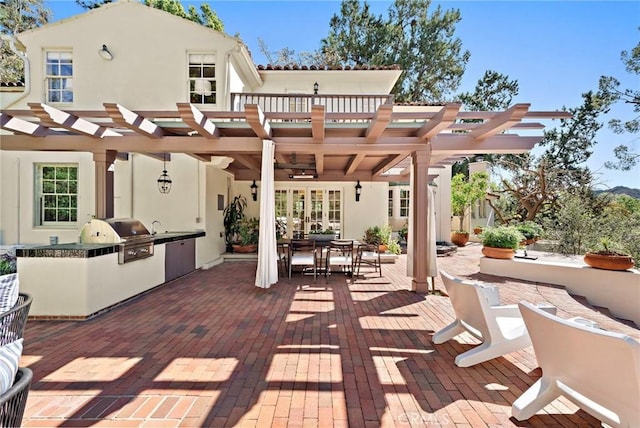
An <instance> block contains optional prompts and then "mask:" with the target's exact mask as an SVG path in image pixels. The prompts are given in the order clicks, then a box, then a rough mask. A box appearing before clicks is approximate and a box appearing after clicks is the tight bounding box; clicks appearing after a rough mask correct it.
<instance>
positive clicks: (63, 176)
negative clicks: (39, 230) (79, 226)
mask: <svg viewBox="0 0 640 428" xmlns="http://www.w3.org/2000/svg"><path fill="white" fill-rule="evenodd" d="M35 167H36V171H35V173H36V180H35V185H36V189H35V195H36V207H37V209H36V211H37V215H36V224H37V225H38V226H65V225H75V223H76V221H77V220H78V165H77V164H36V165H35Z"/></svg>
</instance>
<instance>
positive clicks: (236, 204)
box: [223, 195, 247, 253]
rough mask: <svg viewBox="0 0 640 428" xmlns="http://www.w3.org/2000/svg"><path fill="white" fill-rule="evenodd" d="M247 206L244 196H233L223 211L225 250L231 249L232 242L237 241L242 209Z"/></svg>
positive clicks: (242, 213)
mask: <svg viewBox="0 0 640 428" xmlns="http://www.w3.org/2000/svg"><path fill="white" fill-rule="evenodd" d="M245 208H247V199H246V198H245V197H244V196H240V195H238V196H235V197H234V198H233V200H232V201H231V202H230V203H229V205H227V206H226V207H225V209H224V211H223V215H224V219H223V222H224V242H225V244H226V246H227V252H229V253H230V252H232V251H233V244H234V243H235V242H236V241H237V239H238V238H237V235H238V233H239V231H240V224H241V223H242V220H244V217H245V216H244V210H245Z"/></svg>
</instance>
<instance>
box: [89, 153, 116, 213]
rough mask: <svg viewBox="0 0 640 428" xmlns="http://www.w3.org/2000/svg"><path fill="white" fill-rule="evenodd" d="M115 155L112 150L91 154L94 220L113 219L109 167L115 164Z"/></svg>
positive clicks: (111, 184)
mask: <svg viewBox="0 0 640 428" xmlns="http://www.w3.org/2000/svg"><path fill="white" fill-rule="evenodd" d="M116 154H117V152H116V151H114V150H105V151H103V152H93V162H94V164H95V202H96V212H95V216H96V218H110V217H113V172H112V171H109V167H110V166H111V164H113V162H115V160H116Z"/></svg>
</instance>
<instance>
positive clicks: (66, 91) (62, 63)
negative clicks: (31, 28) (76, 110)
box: [46, 51, 73, 103]
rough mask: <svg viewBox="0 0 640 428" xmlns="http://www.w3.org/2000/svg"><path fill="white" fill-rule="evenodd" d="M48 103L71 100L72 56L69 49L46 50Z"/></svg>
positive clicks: (68, 101) (69, 101)
mask: <svg viewBox="0 0 640 428" xmlns="http://www.w3.org/2000/svg"><path fill="white" fill-rule="evenodd" d="M46 80H47V89H46V91H47V93H46V98H47V102H48V103H72V102H73V56H72V54H71V52H69V51H47V52H46Z"/></svg>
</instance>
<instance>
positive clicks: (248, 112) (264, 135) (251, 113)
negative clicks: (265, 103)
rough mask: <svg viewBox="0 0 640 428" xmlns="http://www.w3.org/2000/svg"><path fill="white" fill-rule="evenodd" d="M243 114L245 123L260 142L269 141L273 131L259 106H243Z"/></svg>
mask: <svg viewBox="0 0 640 428" xmlns="http://www.w3.org/2000/svg"><path fill="white" fill-rule="evenodd" d="M244 112H245V117H246V119H247V123H248V124H249V126H250V127H251V129H253V132H255V134H256V136H257V137H258V138H260V139H261V140H270V139H271V137H272V134H273V131H272V130H271V125H270V124H269V121H267V119H266V118H265V116H264V112H263V111H262V109H261V108H260V106H259V105H257V104H246V105H245V106H244Z"/></svg>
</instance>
